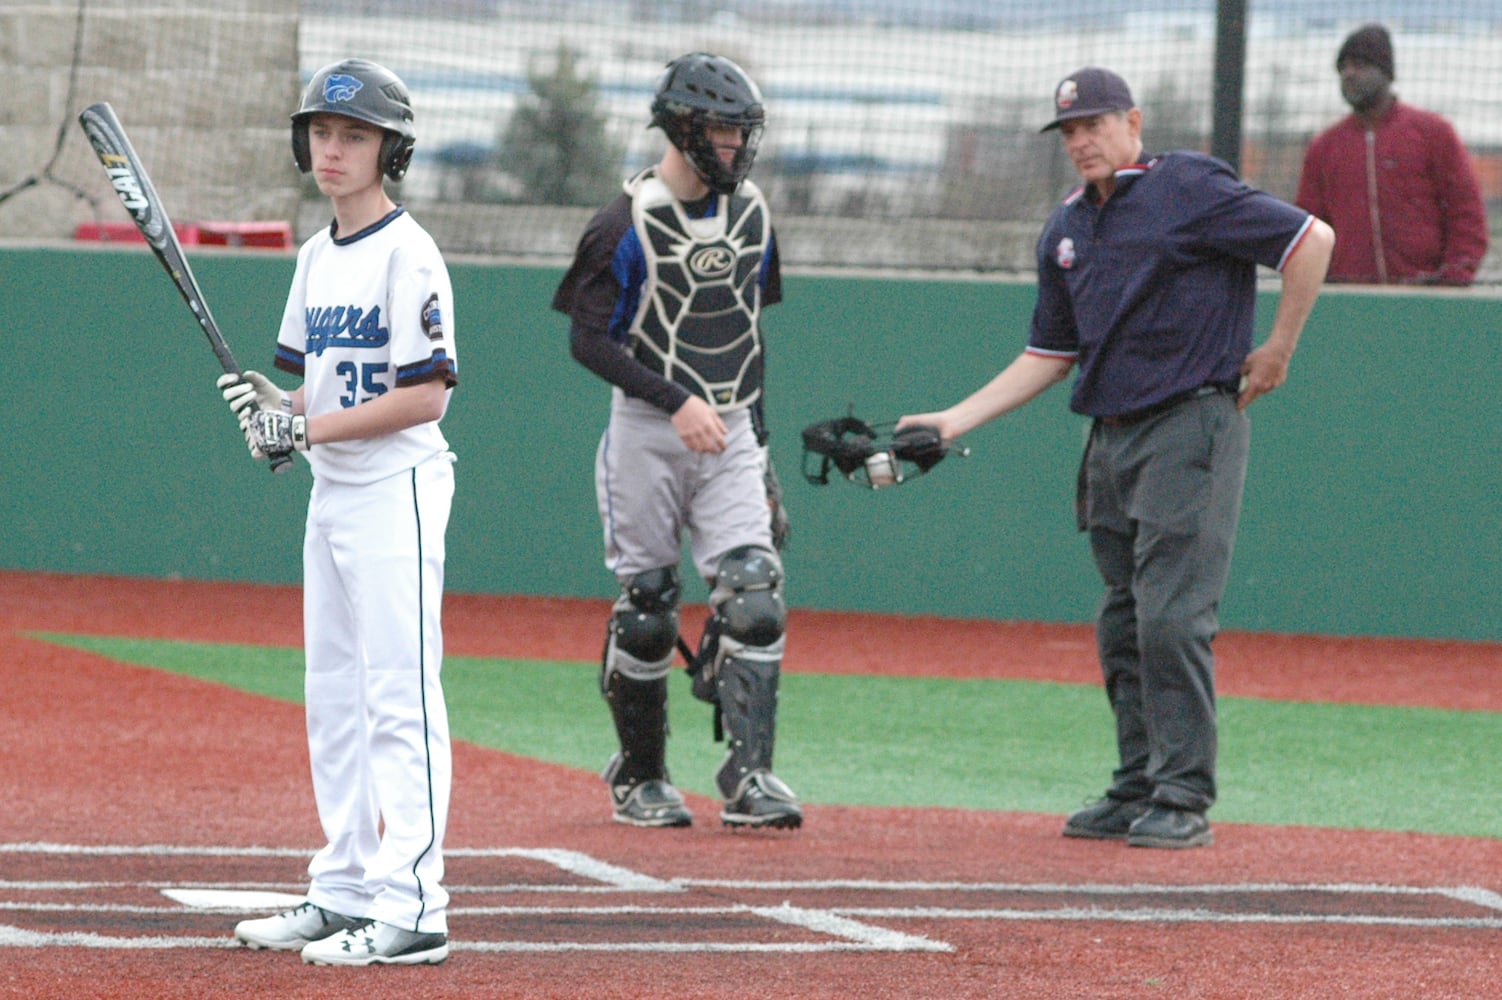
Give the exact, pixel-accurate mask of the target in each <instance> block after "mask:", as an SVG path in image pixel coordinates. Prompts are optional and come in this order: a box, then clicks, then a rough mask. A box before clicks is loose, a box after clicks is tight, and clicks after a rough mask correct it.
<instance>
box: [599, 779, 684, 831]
mask: <svg viewBox="0 0 1502 1000" xmlns="http://www.w3.org/2000/svg"><path fill="white" fill-rule="evenodd" d="M610 801H611V804H612V805H614V807H615V821H616V822H617V823H626V824H629V825H631V826H690V825H692V824H693V822H694V814H693V813H691V812H689V811H688V806H687V805H685V804H684V802H683V795H682V793H680V792H679V791H678V789H676V788H674V787H673V786H672V785H670V784H668V783H667V781H666V780H664V779H662V778H652V779H649V780H647V781H639V782H637V783H636V784H634V785H617V784H615V783H614V782H612V783H611V785H610Z"/></svg>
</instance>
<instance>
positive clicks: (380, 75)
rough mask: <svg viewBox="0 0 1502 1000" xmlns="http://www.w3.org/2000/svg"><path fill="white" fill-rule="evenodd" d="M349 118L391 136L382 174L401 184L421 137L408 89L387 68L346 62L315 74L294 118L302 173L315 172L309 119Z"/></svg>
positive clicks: (296, 157) (296, 153) (385, 148)
mask: <svg viewBox="0 0 1502 1000" xmlns="http://www.w3.org/2000/svg"><path fill="white" fill-rule="evenodd" d="M320 113H325V114H331V115H344V116H345V117H346V118H356V119H359V120H360V121H362V122H368V123H370V124H371V125H378V126H380V127H381V128H383V129H385V130H386V138H385V139H384V140H383V141H382V142H381V153H380V165H381V172H382V173H384V174H385V175H386V176H387V177H390V178H391V179H392V180H394V181H399V180H401V179H402V176H403V175H404V174H406V172H407V165H408V164H409V163H411V162H412V146H413V144H414V143H415V142H416V141H417V132H416V131H415V130H414V129H413V128H412V99H411V98H410V97H409V96H408V95H407V85H406V84H404V83H402V81H401V79H400V78H399V77H398V76H397V75H396V74H395V73H393V72H391V71H390V70H389V69H387V68H386V67H384V66H378V65H376V64H375V63H373V62H371V61H370V60H368V59H345V60H342V61H341V62H336V63H332V64H331V65H328V66H325V67H324V68H323V69H321V70H319V71H318V72H317V73H314V74H313V79H312V80H311V81H309V83H308V89H307V90H305V91H303V95H302V105H301V106H300V107H299V108H298V109H297V111H296V112H295V113H293V115H292V158H293V159H294V160H296V161H297V169H298V170H301V171H302V172H303V173H307V172H308V171H309V170H312V169H313V154H312V151H311V149H310V148H309V145H308V119H310V118H312V117H313V116H314V115H316V114H320Z"/></svg>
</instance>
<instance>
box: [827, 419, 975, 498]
mask: <svg viewBox="0 0 1502 1000" xmlns="http://www.w3.org/2000/svg"><path fill="white" fill-rule="evenodd" d="M892 426H895V421H893V422H889V423H887V424H881V425H878V427H880V428H882V430H878V429H877V428H876V427H873V426H872V425H870V424H868V423H866V422H865V421H863V420H858V419H857V418H856V417H854V416H848V417H840V418H837V419H835V420H821V421H820V422H818V423H815V424H809V425H808V426H807V427H805V428H803V478H804V479H807V480H808V481H809V482H810V483H813V484H814V485H815V486H826V485H828V483H829V470H830V468H831V467H833V468H835V469H838V470H839V472H840V475H842V476H844V477H845V478H846V479H847V480H849V481H850V482H853V483H859V484H861V485H865V486H869V487H870V488H871V489H873V490H875V489H880V488H881V487H883V486H897V485H900V484H901V483H905V482H907V481H908V480H909V479H912V478H914V477H915V476H921V475H923V474H924V473H925V472H927V471H928V470H929V469H932V468H933V467H934V466H936V465H938V464H939V463H940V462H941V461H943V460H944V456H945V455H947V454H949V452H950V451H951V450H954V451H956V452H958V454H959V455H961V456H962V457H963V456H965V455H968V454H970V449H969V448H964V447H957V446H955V445H953V444H951V443H950V442H947V441H945V440H944V439H943V438H941V437H940V436H939V432H938V431H937V430H936V429H934V428H933V427H926V426H922V425H915V426H912V427H904V428H903V429H902V430H900V431H896V432H895V433H890V434H889V435H888V434H885V433H884V431H885V429H886V428H889V427H892ZM883 438H885V440H883ZM814 455H817V456H818V457H819V458H818V467H817V469H814V468H812V467H811V465H810V461H809V459H810V457H811V456H814ZM909 469H913V470H916V471H909Z"/></svg>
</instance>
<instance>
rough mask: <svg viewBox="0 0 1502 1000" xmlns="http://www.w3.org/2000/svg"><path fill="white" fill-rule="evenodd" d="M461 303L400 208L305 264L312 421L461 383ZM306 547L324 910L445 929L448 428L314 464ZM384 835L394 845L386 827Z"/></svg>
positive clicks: (314, 451)
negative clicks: (456, 306) (388, 396)
mask: <svg viewBox="0 0 1502 1000" xmlns="http://www.w3.org/2000/svg"><path fill="white" fill-rule="evenodd" d="M452 302H453V293H452V289H451V288H450V284H449V276H448V270H447V268H446V266H445V265H444V262H443V257H442V255H441V254H440V253H439V251H438V248H437V246H436V245H435V244H434V243H433V240H432V239H431V238H430V237H429V236H428V234H427V232H426V231H424V230H423V228H422V227H421V226H419V225H418V224H417V223H416V222H415V221H413V220H412V218H411V217H410V216H409V215H407V214H406V212H405V211H404V210H402V209H397V210H396V211H395V212H393V213H392V214H391V215H389V216H387V217H386V218H385V219H383V220H382V221H381V222H379V223H377V224H375V225H373V226H371V227H370V228H368V229H365V230H363V231H361V232H359V233H356V234H353V235H352V236H350V237H348V238H339V239H335V238H334V237H333V234H332V232H331V230H325V231H323V232H321V233H319V234H318V235H316V236H314V237H313V238H311V239H309V240H308V241H307V242H306V243H305V244H304V245H303V247H302V249H301V250H300V251H299V253H298V258H297V273H296V275H295V276H294V278H293V281H292V290H291V293H290V294H289V295H288V298H287V309H286V312H285V313H284V314H283V317H282V326H281V332H280V334H279V336H278V338H277V356H276V366H277V367H278V368H280V369H282V370H284V371H288V372H291V373H292V374H294V375H300V376H302V377H303V387H304V409H305V412H306V413H307V414H308V415H309V416H314V415H317V414H320V413H327V412H329V411H332V410H336V409H338V408H340V407H350V406H358V405H360V404H361V403H365V402H368V401H369V400H371V399H373V398H375V397H376V396H377V395H380V394H381V393H384V392H387V391H389V390H391V389H393V388H396V387H399V386H407V385H413V384H418V383H421V382H425V381H428V380H431V379H434V378H440V379H444V380H445V381H446V382H447V384H448V385H449V386H450V387H452V386H453V384H454V383H455V381H456V379H455V374H454V373H455V371H456V368H457V360H456V357H455V353H454V339H453V337H454V330H453V316H452V313H451V309H452ZM307 458H308V464H309V465H310V466H311V467H312V470H313V491H312V495H311V497H310V499H309V503H308V519H307V533H306V536H305V539H304V543H303V630H304V636H305V641H306V658H307V675H306V703H307V722H308V753H309V756H310V758H311V761H312V770H313V791H314V796H315V798H316V801H317V804H318V816H319V819H320V821H321V822H322V824H323V830H324V834H325V836H326V837H327V838H328V844H327V846H325V847H324V848H323V849H322V850H320V851H319V852H318V854H317V855H316V856H315V857H314V858H313V860H312V862H311V864H310V865H309V866H308V873H309V875H310V876H311V885H310V887H309V889H308V894H307V895H308V899H309V900H310V901H312V902H313V903H315V904H316V905H318V906H321V907H323V908H324V909H327V910H332V911H334V912H336V913H341V914H344V915H346V916H353V917H369V918H371V919H374V920H379V921H382V922H384V923H389V924H394V925H396V926H398V927H403V928H406V929H408V930H414V931H419V932H423V933H447V929H448V928H447V903H448V893H447V892H446V891H445V890H444V889H443V886H442V878H443V837H444V829H445V826H446V823H447V816H448V805H449V791H450V786H451V782H452V765H451V761H450V749H449V732H448V712H447V709H446V706H445V704H444V698H443V688H442V687H441V685H440V682H439V671H440V668H441V666H442V662H443V632H442V621H441V605H442V595H443V567H444V533H445V530H446V528H447V526H448V518H449V509H450V505H451V502H452V499H453V491H454V476H453V462H454V456H453V454H452V453H450V452H449V450H448V443H447V441H446V440H445V439H444V436H443V434H442V432H441V431H440V430H439V428H438V424H437V422H436V421H435V422H432V423H426V424H421V425H419V426H416V427H411V428H408V429H406V430H403V431H399V432H397V433H395V434H390V435H386V436H383V437H378V438H369V439H365V440H358V441H340V442H334V443H329V444H318V443H317V442H314V443H313V445H312V447H311V448H310V449H309V450H308V452H307ZM383 825H384V832H383V829H382V827H383Z"/></svg>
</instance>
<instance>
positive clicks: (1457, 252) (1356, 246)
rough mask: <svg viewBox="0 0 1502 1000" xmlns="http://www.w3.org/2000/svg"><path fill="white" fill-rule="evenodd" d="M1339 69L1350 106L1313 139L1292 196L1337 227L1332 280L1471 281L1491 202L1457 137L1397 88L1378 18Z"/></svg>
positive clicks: (1356, 37) (1352, 43) (1344, 52)
mask: <svg viewBox="0 0 1502 1000" xmlns="http://www.w3.org/2000/svg"><path fill="white" fill-rule="evenodd" d="M1335 69H1336V72H1338V73H1339V74H1340V92H1341V95H1342V96H1343V97H1344V98H1345V99H1346V102H1347V103H1348V104H1350V105H1351V108H1352V113H1351V114H1350V115H1349V116H1347V117H1346V118H1344V119H1342V120H1341V121H1339V122H1337V123H1336V124H1335V125H1333V126H1331V127H1330V128H1328V129H1326V130H1325V131H1324V132H1321V133H1320V134H1319V135H1317V136H1315V137H1314V140H1313V141H1312V142H1311V143H1310V144H1309V148H1308V149H1307V150H1306V151H1305V154H1304V168H1303V173H1302V176H1301V177H1300V178H1299V193H1298V197H1297V198H1296V199H1295V201H1296V203H1297V204H1298V206H1299V207H1300V208H1302V209H1305V210H1306V211H1308V212H1311V213H1313V214H1314V215H1316V216H1318V217H1319V218H1321V219H1323V220H1325V221H1326V222H1328V223H1329V224H1330V225H1331V226H1332V227H1333V228H1334V229H1335V233H1336V236H1337V237H1338V239H1337V240H1336V243H1335V255H1334V256H1333V257H1332V258H1331V260H1330V273H1329V279H1328V280H1330V281H1347V282H1365V283H1368V284H1383V285H1386V284H1418V285H1469V284H1470V283H1471V282H1472V281H1473V280H1474V279H1475V277H1476V268H1477V267H1478V266H1480V264H1481V259H1482V257H1484V256H1485V255H1486V247H1487V228H1486V206H1485V205H1484V204H1483V202H1482V199H1481V188H1480V185H1479V184H1478V183H1477V180H1476V171H1475V169H1474V168H1473V167H1472V165H1471V161H1470V158H1469V156H1468V155H1467V154H1466V150H1465V147H1464V146H1463V145H1461V142H1460V137H1459V136H1458V135H1457V134H1456V132H1455V129H1454V128H1453V127H1452V126H1451V125H1450V123H1449V122H1448V121H1446V120H1445V119H1444V118H1442V117H1440V116H1439V115H1437V114H1435V113H1433V112H1432V111H1424V110H1422V109H1420V108H1416V107H1414V106H1413V105H1410V104H1404V103H1403V102H1402V101H1400V100H1398V98H1397V95H1395V94H1394V93H1393V92H1392V83H1393V80H1394V79H1395V78H1396V73H1395V72H1394V68H1393V48H1392V38H1391V36H1389V35H1388V33H1387V29H1386V28H1384V27H1382V25H1380V24H1368V25H1366V26H1365V27H1362V28H1360V29H1358V30H1356V31H1355V32H1353V33H1352V34H1351V35H1350V37H1348V38H1347V39H1346V40H1345V43H1344V44H1342V45H1341V47H1340V52H1339V54H1338V55H1337V56H1336V57H1335Z"/></svg>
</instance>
